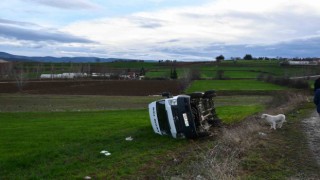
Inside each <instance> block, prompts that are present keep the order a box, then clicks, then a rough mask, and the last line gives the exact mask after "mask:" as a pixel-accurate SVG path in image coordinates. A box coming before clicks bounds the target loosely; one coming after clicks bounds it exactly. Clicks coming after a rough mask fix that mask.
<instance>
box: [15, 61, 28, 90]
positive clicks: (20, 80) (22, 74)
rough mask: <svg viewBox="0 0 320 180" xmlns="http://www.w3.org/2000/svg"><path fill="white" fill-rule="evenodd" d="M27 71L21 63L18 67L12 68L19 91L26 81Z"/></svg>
mask: <svg viewBox="0 0 320 180" xmlns="http://www.w3.org/2000/svg"><path fill="white" fill-rule="evenodd" d="M28 72H29V71H28V68H26V69H24V68H23V65H20V67H15V68H14V70H13V76H14V79H15V81H16V85H17V88H18V90H19V91H23V87H24V86H25V85H26V83H27V80H28Z"/></svg>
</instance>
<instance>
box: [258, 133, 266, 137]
mask: <svg viewBox="0 0 320 180" xmlns="http://www.w3.org/2000/svg"><path fill="white" fill-rule="evenodd" d="M259 135H260V136H263V137H265V136H267V134H266V133H263V132H259Z"/></svg>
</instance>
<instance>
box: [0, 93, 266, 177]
mask: <svg viewBox="0 0 320 180" xmlns="http://www.w3.org/2000/svg"><path fill="white" fill-rule="evenodd" d="M39 97H40V98H39ZM39 97H37V96H36V95H15V96H13V95H12V96H11V98H10V99H15V100H12V101H8V100H7V101H6V103H12V104H20V106H21V108H24V110H25V111H27V110H29V111H32V109H29V108H27V106H29V105H30V103H31V102H34V103H35V102H37V101H40V102H42V101H44V100H41V98H44V99H45V96H42V95H40V96H39ZM90 97H91V96H79V97H78V96H56V97H55V96H54V97H52V98H51V102H52V101H53V100H52V99H54V98H56V102H55V103H56V104H55V106H58V104H59V103H62V104H63V103H64V104H65V105H71V104H72V103H73V102H75V101H81V102H82V103H85V104H87V106H88V107H86V108H85V109H87V110H89V111H84V112H82V111H80V112H79V111H67V112H1V113H0V179H82V178H83V177H85V176H90V177H93V178H97V179H114V178H129V179H131V178H134V179H136V178H139V177H145V176H147V175H150V174H154V173H156V171H157V170H159V169H158V168H159V167H160V166H161V165H164V163H166V162H167V161H170V160H172V158H173V157H172V156H174V153H178V152H180V151H182V149H183V148H187V147H188V146H189V145H192V143H191V144H190V143H189V141H187V140H176V139H173V138H170V137H165V136H159V135H156V134H155V133H154V132H153V130H152V127H151V124H150V122H149V116H148V111H147V110H146V108H144V109H140V110H137V109H132V110H107V111H105V110H100V111H95V110H96V105H94V104H90V103H89V102H91V100H92V99H90ZM77 98H79V99H80V100H76V99H77ZM96 98H97V99H93V101H96V103H98V104H99V103H101V102H103V101H106V99H103V98H101V97H100V100H98V98H99V97H96ZM108 98H111V99H114V98H118V97H108ZM148 98H151V97H148ZM153 98H154V97H153ZM269 98H270V97H268V96H266V97H264V98H261V97H258V96H256V97H251V98H246V97H245V96H233V97H232V98H230V97H219V98H217V99H216V104H217V107H218V108H217V113H218V115H219V117H220V118H221V119H222V120H223V122H225V123H227V124H232V123H235V122H239V121H241V120H243V118H245V117H246V116H248V115H251V114H254V113H257V112H258V111H259V110H261V109H262V108H263V104H265V103H266V102H267V101H269ZM4 99H6V98H5V97H4V96H0V100H1V102H2V101H3V100H4ZM19 99H20V100H19ZM48 99H50V98H48ZM148 100H152V99H144V98H142V99H141V102H143V103H146V104H147V101H148ZM245 100H247V101H245ZM121 101H122V103H123V102H125V100H121ZM127 101H128V102H130V101H138V100H137V99H130V98H127ZM17 102H19V103H17ZM36 104H37V103H36ZM53 104H54V103H53ZM37 105H38V106H42V105H41V103H40V104H37ZM109 105H110V104H109ZM135 107H136V108H137V107H140V105H137V106H135ZM33 108H35V109H37V108H36V107H35V106H34V107H33ZM79 108H81V107H79ZM40 109H41V108H40ZM40 109H38V111H39V110H40ZM119 109H121V107H119ZM42 110H43V111H50V107H47V108H43V109H42ZM98 110H99V109H98ZM128 136H132V137H133V139H134V140H133V141H125V138H126V137H128ZM102 150H107V151H109V152H110V153H111V156H104V155H103V154H101V153H100V151H102ZM170 154H173V155H172V156H170Z"/></svg>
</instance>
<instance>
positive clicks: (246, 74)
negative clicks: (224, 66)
mask: <svg viewBox="0 0 320 180" xmlns="http://www.w3.org/2000/svg"><path fill="white" fill-rule="evenodd" d="M217 72H218V71H201V77H202V78H216V77H217ZM259 74H260V73H259V72H253V71H224V73H223V77H224V78H232V79H237V78H251V79H255V78H257V77H258V75H259Z"/></svg>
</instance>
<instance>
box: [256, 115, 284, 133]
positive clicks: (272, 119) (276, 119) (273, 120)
mask: <svg viewBox="0 0 320 180" xmlns="http://www.w3.org/2000/svg"><path fill="white" fill-rule="evenodd" d="M261 118H263V119H265V120H267V122H268V123H270V125H271V128H270V129H272V128H273V129H274V130H275V129H276V125H278V128H281V127H282V124H283V122H287V121H286V116H285V115H284V114H278V115H276V116H273V115H269V114H262V115H261Z"/></svg>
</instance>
